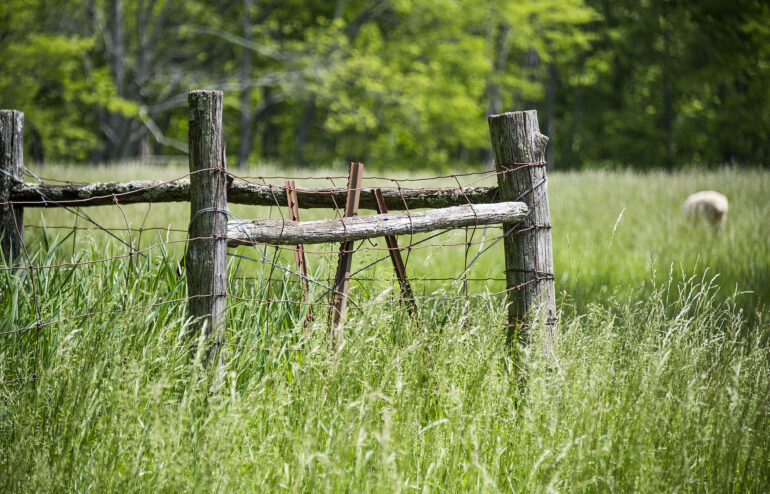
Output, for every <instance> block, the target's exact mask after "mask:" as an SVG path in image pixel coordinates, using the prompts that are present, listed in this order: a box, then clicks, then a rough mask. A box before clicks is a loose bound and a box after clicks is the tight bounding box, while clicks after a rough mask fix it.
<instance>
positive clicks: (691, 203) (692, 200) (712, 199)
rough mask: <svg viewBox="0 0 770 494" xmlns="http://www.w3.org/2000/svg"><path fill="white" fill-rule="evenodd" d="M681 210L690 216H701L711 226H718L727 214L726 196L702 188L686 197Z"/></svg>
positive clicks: (696, 217)
mask: <svg viewBox="0 0 770 494" xmlns="http://www.w3.org/2000/svg"><path fill="white" fill-rule="evenodd" d="M682 210H684V212H685V214H687V215H688V216H690V217H691V218H693V219H694V220H695V219H698V218H703V219H705V220H707V221H708V222H709V223H711V225H712V226H715V227H720V226H722V224H723V223H724V222H725V216H727V198H726V197H725V196H723V195H722V194H720V193H719V192H714V191H713V190H704V191H701V192H696V193H695V194H693V195H691V196H690V197H688V198H687V199H686V200H685V201H684V204H683V205H682Z"/></svg>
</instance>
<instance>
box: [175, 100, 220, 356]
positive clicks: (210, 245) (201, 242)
mask: <svg viewBox="0 0 770 494" xmlns="http://www.w3.org/2000/svg"><path fill="white" fill-rule="evenodd" d="M187 103H188V112H189V113H188V123H189V131H188V140H189V146H190V226H189V243H188V245H187V256H186V259H185V266H186V269H187V292H188V296H189V297H190V299H189V312H190V317H191V318H192V319H194V321H195V322H194V323H193V326H192V328H193V331H194V333H193V334H200V331H201V330H204V331H205V336H206V338H209V339H210V338H211V337H212V336H213V340H212V341H210V343H209V347H208V353H207V362H208V364H209V365H213V364H214V363H215V362H217V361H218V365H217V369H218V370H219V369H220V368H221V367H222V365H224V352H223V345H224V343H225V305H226V301H227V286H226V285H227V173H226V170H225V147H224V139H223V137H222V92H221V91H191V92H190V93H189V94H188V98H187Z"/></svg>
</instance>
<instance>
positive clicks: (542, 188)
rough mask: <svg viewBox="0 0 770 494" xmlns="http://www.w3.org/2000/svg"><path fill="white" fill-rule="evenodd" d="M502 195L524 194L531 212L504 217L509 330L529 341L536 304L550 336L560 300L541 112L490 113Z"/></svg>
mask: <svg viewBox="0 0 770 494" xmlns="http://www.w3.org/2000/svg"><path fill="white" fill-rule="evenodd" d="M489 132H490V136H491V140H492V150H493V152H494V157H495V162H496V168H497V171H498V172H499V173H498V175H497V177H498V180H497V183H498V187H499V190H500V197H501V198H502V199H503V200H506V201H511V200H516V199H517V198H521V200H524V201H525V202H526V203H527V205H528V206H529V208H530V210H531V212H530V214H529V215H528V216H527V217H526V218H525V219H524V220H523V221H522V222H521V224H519V225H518V226H517V225H516V223H515V222H510V223H504V224H503V229H504V230H505V231H506V232H507V231H509V230H511V229H513V228H515V229H516V230H520V231H519V232H514V233H513V234H511V235H509V236H507V237H506V238H505V240H504V243H505V246H504V251H505V272H506V280H507V286H508V288H509V289H511V290H510V291H509V292H508V293H509V301H510V305H509V309H508V311H509V312H508V322H509V325H510V326H509V330H510V331H509V336H510V337H513V336H517V337H518V338H519V341H520V342H522V343H524V344H526V343H527V342H528V334H527V329H526V317H527V316H528V315H529V314H530V311H531V310H532V309H533V308H534V306H535V305H537V306H538V308H540V309H541V310H543V311H545V316H546V318H547V321H548V325H549V329H548V331H549V339H552V338H553V337H554V335H555V330H556V302H555V293H554V282H553V248H552V243H551V230H550V228H551V225H550V218H551V215H550V208H549V206H548V183H547V181H546V169H545V166H544V163H543V164H542V165H534V166H521V165H519V164H521V163H531V164H538V163H542V162H543V161H544V159H545V147H546V145H547V144H548V138H547V137H546V136H544V135H542V134H541V133H540V130H539V127H538V123H537V112H536V111H534V110H532V111H525V112H510V113H503V114H501V115H492V116H490V117H489Z"/></svg>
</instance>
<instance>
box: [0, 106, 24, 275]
mask: <svg viewBox="0 0 770 494" xmlns="http://www.w3.org/2000/svg"><path fill="white" fill-rule="evenodd" d="M23 177H24V114H23V113H22V112H20V111H15V110H0V202H1V203H2V204H0V237H1V238H0V248H2V251H3V258H4V259H5V262H6V263H7V264H9V265H10V264H13V262H14V260H15V259H16V258H17V257H19V255H20V254H21V249H22V244H23V243H24V208H22V207H20V206H12V205H11V204H9V201H10V198H11V189H12V188H13V186H14V185H16V184H17V183H23V182H24V179H23Z"/></svg>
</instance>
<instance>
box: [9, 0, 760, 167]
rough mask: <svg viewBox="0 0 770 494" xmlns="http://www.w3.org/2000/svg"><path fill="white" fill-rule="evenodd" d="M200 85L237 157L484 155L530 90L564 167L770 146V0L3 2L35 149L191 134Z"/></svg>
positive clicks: (14, 84)
mask: <svg viewBox="0 0 770 494" xmlns="http://www.w3.org/2000/svg"><path fill="white" fill-rule="evenodd" d="M197 88H207V89H215V88H218V89H222V90H224V91H225V95H226V96H225V125H226V129H225V130H226V135H227V136H228V154H230V155H231V156H233V157H235V158H236V159H237V161H238V163H239V164H244V163H249V162H255V161H258V160H271V161H277V162H281V163H291V164H300V165H317V164H329V163H331V162H333V161H340V160H342V161H346V160H353V159H355V160H361V161H364V162H367V163H371V164H387V165H388V166H391V167H396V166H398V167H421V166H425V167H447V166H453V165H454V164H456V163H468V164H474V163H482V162H484V161H487V160H488V159H489V155H488V148H489V144H488V139H489V138H488V133H487V127H486V123H485V116H486V115H487V114H489V113H492V112H500V111H506V110H511V109H529V108H535V109H537V110H539V115H540V124H541V128H542V129H543V131H544V132H546V133H547V134H549V135H551V136H552V137H553V140H552V145H551V146H550V149H549V152H550V161H552V162H553V163H554V165H555V166H556V167H559V168H568V167H579V166H586V165H595V164H602V163H610V164H615V165H633V166H638V167H650V166H664V167H675V166H681V165H685V164H692V163H705V164H719V163H724V162H733V161H734V162H738V163H756V164H765V165H766V164H767V163H768V162H770V99H769V98H768V88H770V4H768V3H767V2H765V1H763V0H736V1H734V2H725V1H723V0H701V1H699V2H685V1H682V0H540V1H535V0H530V1H525V0H382V1H377V0H369V1H365V0H211V1H200V0H55V1H54V0H4V1H3V2H2V4H0V107H3V108H13V109H20V110H22V111H24V112H25V113H26V119H27V120H26V121H27V126H26V128H27V134H26V135H27V138H26V139H27V140H26V146H27V156H28V157H29V158H31V159H33V160H36V161H113V160H122V159H128V158H135V157H143V156H149V155H159V154H163V155H170V154H171V155H173V154H182V153H183V152H184V151H185V149H186V128H187V122H186V111H185V108H186V93H187V91H188V90H190V89H197ZM231 166H232V165H231Z"/></svg>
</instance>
